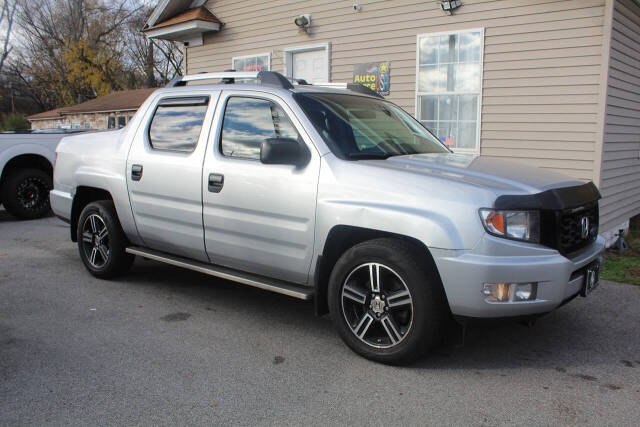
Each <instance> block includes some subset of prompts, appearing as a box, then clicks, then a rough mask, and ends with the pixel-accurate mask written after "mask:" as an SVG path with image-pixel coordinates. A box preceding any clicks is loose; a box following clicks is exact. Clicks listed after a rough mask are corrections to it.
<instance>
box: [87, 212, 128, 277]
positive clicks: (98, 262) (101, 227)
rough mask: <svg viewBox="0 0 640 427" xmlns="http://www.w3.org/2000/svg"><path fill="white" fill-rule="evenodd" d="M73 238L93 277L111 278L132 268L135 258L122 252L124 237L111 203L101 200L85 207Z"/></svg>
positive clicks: (124, 245)
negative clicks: (75, 239)
mask: <svg viewBox="0 0 640 427" xmlns="http://www.w3.org/2000/svg"><path fill="white" fill-rule="evenodd" d="M76 236H77V238H78V250H79V251H80V258H82V262H83V263H84V265H85V267H86V268H87V270H89V272H90V273H91V274H92V275H94V276H95V277H99V278H101V279H110V278H113V277H117V276H119V275H121V274H123V273H125V272H127V271H128V270H129V268H131V264H133V260H134V259H135V256H134V255H131V254H128V253H126V251H125V249H126V247H127V237H126V236H125V234H124V232H123V231H122V227H121V226H120V222H119V221H118V216H117V214H116V210H115V207H114V205H113V202H112V201H109V200H101V201H98V202H92V203H89V204H88V205H87V206H85V208H84V209H83V210H82V213H81V214H80V218H79V219H78V226H77V229H76Z"/></svg>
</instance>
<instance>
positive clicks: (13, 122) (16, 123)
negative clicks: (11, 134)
mask: <svg viewBox="0 0 640 427" xmlns="http://www.w3.org/2000/svg"><path fill="white" fill-rule="evenodd" d="M30 128H31V125H30V124H29V121H28V120H27V119H26V118H25V116H24V114H19V113H8V114H5V116H4V117H3V118H2V122H1V123H0V129H1V130H3V131H9V130H24V129H30Z"/></svg>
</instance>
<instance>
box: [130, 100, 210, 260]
mask: <svg viewBox="0 0 640 427" xmlns="http://www.w3.org/2000/svg"><path fill="white" fill-rule="evenodd" d="M219 94H220V92H211V91H209V92H206V93H202V92H201V93H198V92H195V93H192V94H191V93H188V92H184V93H181V94H180V95H177V94H172V95H171V96H169V95H165V96H164V97H162V98H160V99H159V101H158V102H157V104H156V105H155V107H154V108H155V109H154V112H153V114H152V115H151V117H150V119H149V120H148V122H147V123H143V124H141V125H140V127H139V129H138V131H137V133H136V136H135V139H134V141H133V143H132V145H131V149H130V151H129V156H128V159H127V185H128V189H129V198H130V200H131V208H132V210H133V215H134V218H135V222H136V227H137V229H138V234H139V236H140V238H141V239H142V240H143V242H144V244H145V246H147V247H149V248H151V249H157V250H160V251H164V252H168V253H172V254H175V255H182V256H185V257H188V258H193V259H197V260H200V261H208V258H207V255H206V252H205V249H204V232H203V229H202V162H203V158H204V153H205V151H206V144H207V137H208V134H209V129H210V126H211V118H212V116H213V110H214V108H215V105H216V101H217V98H218V96H219Z"/></svg>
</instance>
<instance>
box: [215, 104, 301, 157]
mask: <svg viewBox="0 0 640 427" xmlns="http://www.w3.org/2000/svg"><path fill="white" fill-rule="evenodd" d="M298 137H299V135H298V131H297V130H296V128H295V127H294V126H293V123H291V121H290V120H289V118H288V117H287V115H286V113H285V112H284V111H283V110H282V108H280V106H278V105H277V104H275V103H274V102H271V101H268V100H266V99H256V98H242V97H232V98H229V101H228V102H227V108H226V109H225V112H224V121H223V123H222V137H221V147H222V154H223V155H225V156H229V157H239V158H243V159H253V160H257V159H260V145H261V144H262V141H264V140H265V139H267V138H292V139H298Z"/></svg>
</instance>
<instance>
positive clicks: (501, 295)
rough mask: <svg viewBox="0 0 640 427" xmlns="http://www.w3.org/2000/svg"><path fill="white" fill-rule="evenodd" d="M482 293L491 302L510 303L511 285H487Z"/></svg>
mask: <svg viewBox="0 0 640 427" xmlns="http://www.w3.org/2000/svg"><path fill="white" fill-rule="evenodd" d="M482 293H483V294H484V295H486V296H487V297H486V298H485V300H487V301H489V302H505V301H509V297H510V296H511V283H485V284H484V288H483V289H482Z"/></svg>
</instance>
